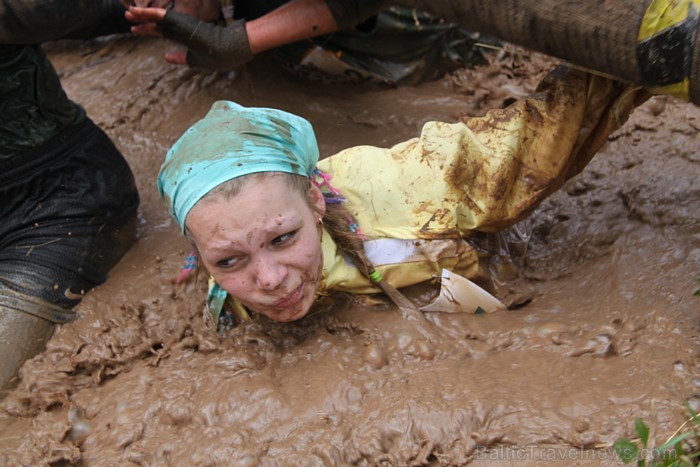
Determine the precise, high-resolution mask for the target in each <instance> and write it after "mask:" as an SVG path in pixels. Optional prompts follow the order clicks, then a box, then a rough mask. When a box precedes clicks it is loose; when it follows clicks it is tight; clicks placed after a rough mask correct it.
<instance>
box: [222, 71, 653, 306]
mask: <svg viewBox="0 0 700 467" xmlns="http://www.w3.org/2000/svg"><path fill="white" fill-rule="evenodd" d="M639 100H640V96H639V93H637V92H635V91H634V90H629V89H625V88H624V86H622V85H621V84H620V83H618V82H615V81H612V80H609V79H606V78H601V77H598V76H594V75H592V74H589V73H585V72H581V71H572V70H570V69H567V68H564V67H559V68H557V69H555V70H554V71H553V72H552V73H550V74H549V75H548V76H547V77H546V78H545V79H544V80H543V81H542V82H541V83H540V85H539V87H538V89H537V90H536V92H535V93H534V94H533V95H531V96H530V97H528V98H526V99H522V100H520V101H517V102H515V103H514V104H512V105H510V106H509V107H507V108H505V109H497V110H492V111H490V112H488V113H487V114H486V115H484V116H483V117H478V118H465V119H463V120H462V121H460V122H457V123H443V122H429V123H426V124H425V126H424V127H423V130H422V132H421V135H420V137H418V138H413V139H411V140H409V141H406V142H403V143H400V144H397V145H396V146H394V147H392V148H389V149H385V148H377V147H372V146H358V147H353V148H350V149H346V150H344V151H342V152H340V153H338V154H336V155H333V156H331V157H328V158H327V159H324V160H322V161H320V162H319V163H318V168H319V169H320V170H321V171H323V172H325V173H327V174H328V175H330V176H331V179H330V183H331V185H332V186H333V187H334V188H336V189H338V190H339V191H340V193H341V194H342V196H344V197H345V198H346V199H347V202H346V205H345V206H346V208H347V209H348V210H349V212H350V213H351V214H352V215H353V216H354V217H355V219H356V220H357V223H358V225H359V226H360V228H361V231H362V233H363V234H364V236H365V237H366V238H367V241H366V242H365V249H366V252H367V255H368V258H369V259H370V260H371V262H372V264H373V266H374V267H375V268H377V269H378V270H379V271H380V272H381V274H382V277H383V280H386V281H389V283H390V284H391V285H393V286H394V287H396V288H401V287H405V286H409V285H413V284H418V283H421V282H424V281H427V280H431V279H433V278H436V277H440V275H441V271H442V270H443V268H444V269H447V270H450V271H453V272H456V273H457V274H460V275H462V276H465V277H467V278H471V277H474V276H475V275H477V274H478V273H479V262H478V258H477V254H476V251H475V250H474V248H472V247H471V246H470V244H469V243H468V242H467V241H466V239H467V238H468V237H469V235H470V233H471V232H473V231H485V232H494V231H498V230H501V229H503V228H505V227H508V226H511V225H512V224H514V223H515V222H517V221H519V220H521V219H522V218H524V217H525V216H527V215H528V214H529V213H530V212H531V211H532V210H533V209H535V207H537V205H538V204H539V203H540V202H541V201H542V200H543V199H544V198H546V197H547V196H548V195H549V194H551V193H552V192H554V191H555V190H557V189H558V188H560V187H561V185H562V184H563V183H564V182H565V181H566V180H567V179H568V178H570V177H572V176H574V175H576V174H577V173H579V172H580V171H581V170H582V169H583V168H584V167H585V165H586V164H587V163H588V162H589V161H590V159H591V157H593V155H594V154H595V152H596V151H597V150H598V149H599V148H600V146H601V145H602V144H603V143H604V142H605V141H606V140H607V136H608V135H609V134H610V133H611V132H612V131H614V130H615V129H616V128H618V127H619V126H620V125H622V123H624V121H626V119H627V117H628V116H629V112H630V111H631V109H632V108H633V107H634V105H635V104H638V103H639ZM322 246H323V255H324V265H323V281H322V284H321V287H320V289H319V291H320V292H321V293H323V291H327V290H340V291H346V292H354V293H374V292H378V291H379V290H378V289H377V288H376V287H374V286H373V285H372V284H371V283H370V282H369V281H368V280H367V279H365V278H364V277H363V276H362V275H361V274H360V272H359V271H358V270H357V269H356V268H355V267H354V266H353V265H352V264H351V263H349V262H348V261H347V260H346V259H345V258H344V257H343V256H342V255H341V254H339V252H338V251H337V248H336V245H335V243H334V241H333V240H332V238H331V237H330V235H329V234H328V233H327V232H325V231H324V234H323V238H322ZM215 288H216V286H215ZM219 294H222V292H221V291H220V290H219ZM223 294H224V295H225V292H223ZM238 308H240V307H238ZM212 311H215V310H212Z"/></svg>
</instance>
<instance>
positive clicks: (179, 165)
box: [158, 101, 318, 232]
mask: <svg viewBox="0 0 700 467" xmlns="http://www.w3.org/2000/svg"><path fill="white" fill-rule="evenodd" d="M317 162H318V145H317V143H316V135H315V134H314V130H313V128H312V127H311V124H310V123H309V122H308V121H306V120H305V119H303V118H301V117H298V116H296V115H292V114H290V113H287V112H284V111H281V110H277V109H266V108H247V107H243V106H240V105H238V104H236V103H233V102H228V101H217V102H215V103H214V104H213V105H212V107H211V110H210V111H209V113H208V114H207V115H206V116H205V117H204V118H203V119H201V120H200V121H198V122H197V123H195V124H194V125H193V126H192V127H190V128H189V129H188V130H187V131H186V132H185V134H184V135H182V137H180V139H179V140H178V141H177V142H176V143H175V144H174V145H173V147H172V148H171V149H170V151H168V154H167V156H166V157H165V162H163V165H162V166H161V169H160V174H159V175H158V189H159V190H160V195H161V196H162V197H163V199H164V200H165V203H166V204H167V205H168V209H169V210H170V213H171V214H172V215H173V217H174V218H175V220H176V221H177V223H178V224H179V225H180V228H181V229H182V231H183V232H184V230H185V219H186V218H187V214H188V213H189V212H190V209H192V207H193V206H194V205H195V204H196V203H197V201H199V200H200V199H201V198H202V197H203V196H204V195H206V194H207V193H209V192H210V191H211V190H212V189H214V188H216V187H217V186H218V185H220V184H222V183H223V182H226V181H228V180H231V179H234V178H237V177H241V176H243V175H248V174H252V173H259V172H285V173H291V174H299V175H304V176H307V177H308V176H310V175H311V173H312V171H313V169H314V167H315V166H316V163H317Z"/></svg>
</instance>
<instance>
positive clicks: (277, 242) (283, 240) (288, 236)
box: [272, 230, 299, 246]
mask: <svg viewBox="0 0 700 467" xmlns="http://www.w3.org/2000/svg"><path fill="white" fill-rule="evenodd" d="M298 231H299V230H292V231H291V232H287V233H286V234H282V235H280V236H279V237H275V238H274V239H273V240H272V245H273V246H278V245H283V244H285V243H286V242H288V241H289V240H291V239H292V238H294V236H295V235H296V234H297V232H298Z"/></svg>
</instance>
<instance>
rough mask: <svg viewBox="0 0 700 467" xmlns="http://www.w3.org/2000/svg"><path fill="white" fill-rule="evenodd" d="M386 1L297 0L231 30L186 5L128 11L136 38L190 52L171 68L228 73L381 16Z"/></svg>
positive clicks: (174, 59)
mask: <svg viewBox="0 0 700 467" xmlns="http://www.w3.org/2000/svg"><path fill="white" fill-rule="evenodd" d="M383 3H384V0H370V1H363V0H292V1H290V2H289V3H285V4H284V5H282V6H280V7H278V8H276V9H275V10H273V11H271V12H270V13H268V14H266V15H263V16H261V17H259V18H256V19H253V20H250V21H247V20H245V19H237V20H235V21H233V22H232V23H231V24H230V25H228V26H220V25H217V24H214V23H209V22H206V21H207V19H205V18H202V16H201V15H200V14H199V13H200V12H199V10H198V9H196V8H192V7H188V6H187V5H186V2H182V3H181V2H176V3H175V5H174V7H172V8H170V9H168V8H141V7H137V6H133V7H130V8H129V12H128V13H127V18H128V19H129V20H130V21H134V22H139V23H144V24H141V25H138V26H135V27H133V28H132V32H134V34H137V35H162V36H164V37H166V38H168V39H172V40H174V41H176V42H178V43H180V44H182V45H184V46H186V47H187V50H186V51H178V52H171V53H168V54H166V60H167V61H169V62H171V63H177V64H188V65H190V66H194V67H201V68H208V69H214V70H229V69H232V68H235V67H236V66H240V65H242V64H244V63H247V62H249V61H250V60H252V59H253V57H254V56H255V55H256V54H258V53H261V52H264V51H266V50H270V49H273V48H275V47H279V46H281V45H285V44H289V43H292V42H296V41H299V40H303V39H307V38H310V37H315V36H320V35H324V34H329V33H331V32H334V31H337V30H338V29H342V28H346V27H351V26H353V25H355V24H357V23H359V22H361V21H362V20H364V19H366V18H367V17H369V16H371V15H372V14H374V13H376V12H377V11H378V10H379V8H380V7H381V5H382V4H383Z"/></svg>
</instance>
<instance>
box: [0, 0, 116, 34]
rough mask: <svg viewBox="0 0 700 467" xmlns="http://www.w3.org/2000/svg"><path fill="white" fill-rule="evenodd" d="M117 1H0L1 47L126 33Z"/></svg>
mask: <svg viewBox="0 0 700 467" xmlns="http://www.w3.org/2000/svg"><path fill="white" fill-rule="evenodd" d="M124 11H125V9H124V7H123V6H122V5H121V4H120V3H119V1H118V0H101V1H94V0H92V1H90V0H60V1H58V0H54V1H46V0H0V44H40V43H43V42H46V41H51V40H56V39H65V38H70V39H87V38H90V37H96V36H100V35H106V34H115V33H120V32H127V31H128V30H129V23H128V22H127V21H126V19H125V18H124Z"/></svg>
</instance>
